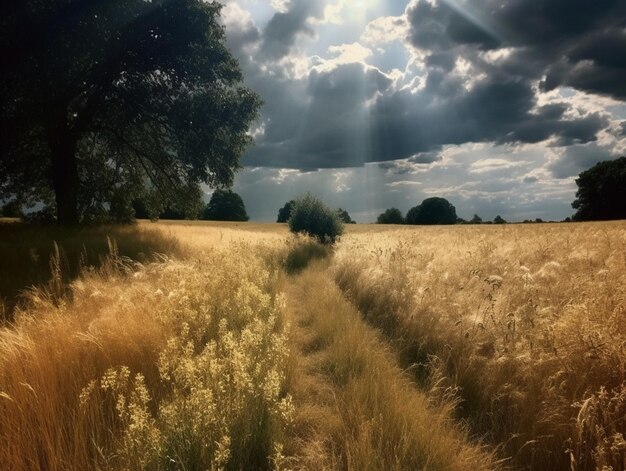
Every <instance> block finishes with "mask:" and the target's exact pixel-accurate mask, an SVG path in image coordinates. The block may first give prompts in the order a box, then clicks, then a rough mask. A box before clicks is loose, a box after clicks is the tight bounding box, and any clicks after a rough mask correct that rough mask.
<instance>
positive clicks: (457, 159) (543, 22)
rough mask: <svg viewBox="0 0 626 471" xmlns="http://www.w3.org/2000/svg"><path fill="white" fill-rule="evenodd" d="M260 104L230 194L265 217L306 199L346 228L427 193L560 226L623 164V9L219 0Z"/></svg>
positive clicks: (443, 1) (601, 0)
mask: <svg viewBox="0 0 626 471" xmlns="http://www.w3.org/2000/svg"><path fill="white" fill-rule="evenodd" d="M222 3H224V4H225V6H224V8H223V10H222V21H223V24H224V26H225V29H226V35H227V43H228V45H229V47H230V49H231V51H232V52H233V55H234V56H235V57H236V58H237V59H238V61H239V64H240V67H241V69H242V71H243V74H244V77H245V83H246V85H247V86H248V87H249V88H251V89H253V90H255V91H256V92H257V93H258V94H259V95H260V96H261V98H262V99H263V101H264V105H263V108H262V110H261V116H260V118H259V120H258V122H257V123H256V125H255V126H254V128H253V129H252V130H251V134H252V135H253V137H254V139H255V144H254V145H253V146H251V147H250V148H249V150H248V151H247V152H246V153H245V155H244V156H243V158H242V164H243V166H244V168H243V169H242V170H241V171H240V172H239V173H238V175H237V177H236V180H235V185H234V187H233V190H234V191H236V192H237V193H239V194H240V195H241V196H242V198H243V199H244V202H245V204H246V208H247V210H248V214H249V215H250V217H251V219H252V220H256V221H273V220H275V219H276V216H277V213H278V209H279V208H280V207H281V206H283V205H284V204H285V202H286V201H288V200H290V199H293V198H294V197H296V196H298V195H299V194H302V193H304V192H311V193H313V194H315V195H317V196H319V197H320V198H321V199H322V200H324V201H325V202H326V203H327V204H328V205H330V206H333V207H342V208H344V209H346V210H348V212H349V213H350V215H351V216H352V218H353V219H355V220H356V221H357V222H373V221H375V220H376V217H377V216H378V214H380V213H382V212H383V211H384V210H385V209H386V208H389V207H392V206H393V207H397V208H399V209H400V210H402V211H403V212H406V211H407V210H408V209H409V208H411V207H413V206H415V205H417V204H419V203H420V202H421V201H422V200H424V199H425V198H428V197H431V196H440V197H444V198H446V199H448V200H449V201H450V202H451V203H452V204H453V205H454V206H455V207H456V209H457V214H458V215H459V216H460V217H463V218H466V219H470V218H471V217H472V216H473V214H475V213H476V214H478V215H480V216H481V217H482V218H483V219H484V220H487V219H493V218H494V217H495V216H496V215H498V214H499V215H501V216H502V217H504V218H505V219H507V220H510V221H521V220H524V219H535V218H542V219H545V220H561V219H563V218H565V217H567V216H570V215H571V214H572V213H573V209H572V208H571V203H572V201H573V200H574V198H575V193H576V184H575V181H574V180H575V178H576V176H577V175H578V174H579V173H580V172H581V171H583V170H585V169H587V168H589V167H591V166H593V165H594V164H595V163H597V162H599V161H602V160H608V159H612V158H616V157H619V156H620V155H624V154H626V2H624V1H623V0H594V1H590V0H412V1H410V2H407V1H406V0H404V1H401V0H223V1H222Z"/></svg>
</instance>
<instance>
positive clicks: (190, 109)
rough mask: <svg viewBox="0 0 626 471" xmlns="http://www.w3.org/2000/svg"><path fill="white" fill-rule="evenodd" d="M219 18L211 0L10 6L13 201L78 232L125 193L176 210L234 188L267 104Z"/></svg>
mask: <svg viewBox="0 0 626 471" xmlns="http://www.w3.org/2000/svg"><path fill="white" fill-rule="evenodd" d="M219 12H220V5H219V4H218V3H215V2H205V1H202V0H151V1H145V0H47V1H41V0H22V1H20V2H2V5H1V6H0V67H1V68H2V78H1V79H0V98H1V104H0V106H1V116H0V119H1V124H2V137H1V138H0V144H1V148H0V152H1V154H0V155H1V157H0V159H1V160H0V175H2V177H1V178H2V180H0V198H7V197H17V198H19V199H20V201H22V202H24V203H26V204H32V203H34V202H37V201H39V202H41V201H43V202H46V201H49V202H51V203H53V204H56V210H57V220H58V222H59V223H61V224H74V223H77V222H79V221H80V219H81V218H82V217H83V216H84V215H85V214H87V213H89V212H90V211H94V210H96V211H97V210H99V209H100V210H101V208H102V207H103V205H106V204H110V201H111V199H113V195H114V193H118V194H123V195H125V196H126V197H128V198H129V200H132V199H133V198H134V197H137V196H138V195H136V194H134V193H137V192H142V193H143V192H144V190H145V188H148V191H150V192H153V193H157V194H158V195H159V196H160V198H161V199H163V200H167V201H168V202H169V201H170V200H175V199H177V198H178V199H184V198H185V195H186V194H187V191H188V190H191V191H194V192H196V191H197V185H198V183H200V182H204V183H207V184H209V185H213V186H216V185H228V184H230V183H231V182H232V180H233V177H234V172H235V170H237V168H238V167H239V158H240V156H241V154H242V153H243V151H244V149H245V148H246V146H247V145H248V144H249V143H250V137H249V135H248V134H247V131H248V129H249V127H250V124H251V122H252V120H253V119H254V118H255V116H256V113H257V111H258V108H259V104H260V103H259V99H258V97H257V96H256V95H255V94H254V93H253V92H251V91H250V90H248V89H246V88H244V87H243V86H241V81H242V76H241V72H240V70H239V67H238V64H237V62H236V61H235V60H234V59H233V57H232V56H231V54H230V52H229V51H228V49H227V48H226V46H225V39H224V30H223V28H222V26H221V25H220V23H219ZM139 196H141V195H139Z"/></svg>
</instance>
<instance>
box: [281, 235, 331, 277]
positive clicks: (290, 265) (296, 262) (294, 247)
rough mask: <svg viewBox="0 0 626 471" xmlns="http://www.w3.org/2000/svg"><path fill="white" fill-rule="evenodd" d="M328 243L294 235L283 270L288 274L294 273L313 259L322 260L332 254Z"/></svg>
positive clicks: (298, 271)
mask: <svg viewBox="0 0 626 471" xmlns="http://www.w3.org/2000/svg"><path fill="white" fill-rule="evenodd" d="M332 253H333V248H332V246H330V245H324V244H320V243H319V242H317V241H316V240H313V239H311V238H308V237H296V238H295V239H293V241H292V242H290V243H289V248H288V252H287V256H286V257H285V261H284V268H285V271H286V272H287V273H288V274H289V275H296V274H298V273H300V272H301V271H302V270H304V269H305V268H306V267H308V266H309V264H310V263H311V262H313V261H315V260H322V259H324V258H326V257H328V256H329V255H332Z"/></svg>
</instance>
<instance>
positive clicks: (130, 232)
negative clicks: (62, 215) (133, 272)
mask: <svg viewBox="0 0 626 471" xmlns="http://www.w3.org/2000/svg"><path fill="white" fill-rule="evenodd" d="M111 241H114V242H115V244H116V246H117V252H118V254H119V255H120V256H124V257H129V258H132V259H133V260H137V261H141V262H148V261H150V260H152V259H153V258H152V257H153V254H155V253H161V254H170V255H176V256H180V255H182V254H183V251H184V247H183V245H182V244H181V242H180V240H179V239H177V238H176V237H174V236H172V235H170V234H167V233H166V232H164V231H162V230H160V228H159V227H157V226H154V227H150V226H149V225H147V224H146V225H144V224H142V225H137V226H104V227H85V228H70V229H68V228H61V227H56V226H40V225H30V224H22V223H19V222H14V223H7V222H6V221H5V222H0V260H1V263H0V322H2V320H3V319H4V320H11V319H12V317H13V311H14V308H15V306H16V305H17V304H19V300H20V293H21V292H22V291H23V290H25V289H26V288H29V287H31V286H42V285H44V284H47V283H48V282H49V281H51V280H52V275H53V274H55V275H60V276H61V281H62V282H63V284H67V283H68V282H69V281H71V280H72V279H74V278H76V277H77V276H78V274H79V273H80V271H81V270H82V269H88V268H89V267H97V266H99V265H100V264H101V263H102V262H103V260H104V259H106V257H107V256H108V254H109V251H110V244H111ZM22 300H24V299H22Z"/></svg>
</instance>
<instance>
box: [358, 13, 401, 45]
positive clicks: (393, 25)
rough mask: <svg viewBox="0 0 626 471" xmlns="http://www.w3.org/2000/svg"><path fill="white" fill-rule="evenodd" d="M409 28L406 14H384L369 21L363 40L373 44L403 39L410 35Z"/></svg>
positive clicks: (362, 36)
mask: <svg viewBox="0 0 626 471" xmlns="http://www.w3.org/2000/svg"><path fill="white" fill-rule="evenodd" d="M408 28H409V25H408V23H407V22H406V18H405V17H404V16H383V17H380V18H376V19H375V20H373V21H370V22H369V23H368V25H367V26H366V27H365V31H364V32H363V34H362V35H361V40H362V41H363V42H364V43H366V44H369V45H372V46H380V45H383V44H387V43H390V42H393V41H402V40H403V39H404V38H406V36H407V35H408V30H409V29H408Z"/></svg>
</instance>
